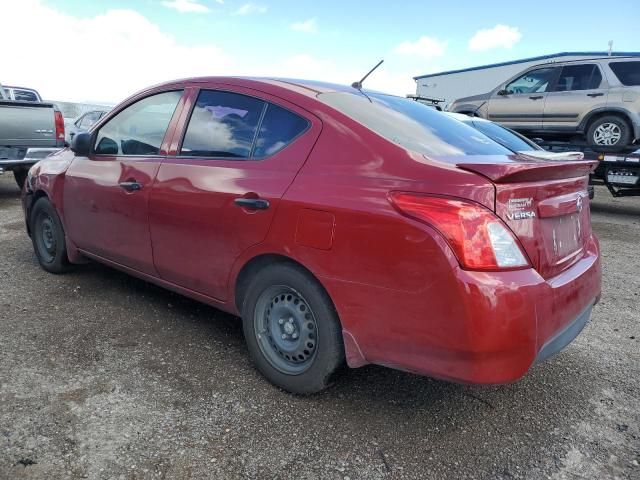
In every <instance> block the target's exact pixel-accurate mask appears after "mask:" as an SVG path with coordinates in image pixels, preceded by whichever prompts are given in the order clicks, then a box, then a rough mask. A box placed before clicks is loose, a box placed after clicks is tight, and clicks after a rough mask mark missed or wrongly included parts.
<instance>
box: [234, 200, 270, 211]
mask: <svg viewBox="0 0 640 480" xmlns="http://www.w3.org/2000/svg"><path fill="white" fill-rule="evenodd" d="M234 203H235V204H236V205H238V206H240V207H243V208H249V209H251V210H266V209H267V208H269V202H268V201H267V200H264V199H262V198H245V197H241V198H236V199H235V200H234Z"/></svg>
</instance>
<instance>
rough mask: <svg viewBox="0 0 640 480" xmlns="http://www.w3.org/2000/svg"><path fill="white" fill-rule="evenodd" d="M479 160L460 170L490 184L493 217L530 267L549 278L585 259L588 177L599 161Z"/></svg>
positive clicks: (587, 235)
mask: <svg viewBox="0 0 640 480" xmlns="http://www.w3.org/2000/svg"><path fill="white" fill-rule="evenodd" d="M507 158H508V159H509V160H508V161H505V160H502V159H501V160H499V161H495V160H496V159H495V158H494V161H490V160H489V159H487V158H479V157H478V161H476V162H473V161H471V162H470V161H468V160H469V157H467V158H466V159H465V162H464V163H458V164H457V165H458V167H460V168H462V169H464V170H468V171H472V172H475V173H478V174H480V175H483V176H485V177H486V178H488V179H490V180H491V181H492V182H493V183H494V185H495V189H496V197H495V212H496V214H497V215H498V216H499V217H500V218H501V219H502V220H503V221H504V222H505V223H506V224H507V225H508V226H509V228H511V230H512V231H513V233H515V235H516V236H517V237H518V239H519V240H520V242H521V244H522V247H523V248H524V250H525V252H526V253H527V255H528V256H529V259H530V260H531V262H532V264H533V266H534V268H535V269H536V270H537V271H538V272H539V273H540V274H541V275H542V276H543V277H544V278H549V277H552V276H555V275H557V274H559V273H561V272H562V271H563V270H565V269H567V268H569V267H570V266H571V265H573V264H574V263H575V262H577V261H578V260H579V259H580V258H582V257H583V256H584V254H585V246H586V244H587V242H588V240H589V237H590V235H591V220H590V213H589V206H588V204H589V196H588V193H587V185H588V174H589V173H590V172H591V171H593V169H594V168H595V166H596V165H597V162H593V161H556V160H554V161H549V160H537V161H533V160H527V161H524V162H522V161H513V158H512V157H507Z"/></svg>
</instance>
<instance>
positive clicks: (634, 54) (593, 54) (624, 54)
mask: <svg viewBox="0 0 640 480" xmlns="http://www.w3.org/2000/svg"><path fill="white" fill-rule="evenodd" d="M576 56H578V57H580V56H581V57H608V56H609V52H560V53H553V54H551V55H540V56H539V57H530V58H523V59H521V60H512V61H510V62H501V63H492V64H490V65H481V66H479V67H471V68H462V69H459V70H449V71H446V72H438V73H429V74H427V75H419V76H417V77H413V79H414V80H420V79H421V78H429V77H439V76H441V75H450V74H452V73H462V72H473V71H474V70H485V69H487V68H496V67H504V66H507V65H517V64H518V63H528V62H538V61H542V60H549V59H550V58H556V57H576ZM611 56H612V57H640V52H611Z"/></svg>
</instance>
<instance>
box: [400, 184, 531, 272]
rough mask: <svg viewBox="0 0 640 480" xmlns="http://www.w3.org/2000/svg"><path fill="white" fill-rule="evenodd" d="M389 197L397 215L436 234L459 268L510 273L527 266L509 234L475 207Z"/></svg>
mask: <svg viewBox="0 0 640 480" xmlns="http://www.w3.org/2000/svg"><path fill="white" fill-rule="evenodd" d="M389 197H390V200H391V203H392V204H393V205H394V206H395V207H396V208H397V209H398V210H399V211H400V213H402V214H403V215H406V216H408V217H411V218H414V219H415V220H419V221H421V222H424V223H427V224H428V225H430V226H432V227H433V228H435V229H436V230H438V231H439V232H440V233H441V234H442V235H443V236H444V238H445V239H446V241H447V243H448V244H449V245H450V246H451V249H452V250H453V252H454V253H455V254H456V257H458V261H459V262H460V265H461V266H462V268H465V269H468V270H510V269H518V268H526V267H529V265H530V264H529V261H528V260H527V259H526V257H525V256H524V254H523V253H522V250H521V248H520V246H519V244H518V241H517V240H516V238H515V236H514V235H513V233H512V232H511V230H509V228H508V227H507V226H506V225H505V224H504V223H503V222H502V220H500V218H498V217H497V216H496V215H495V214H494V213H493V212H491V211H490V210H488V209H487V208H485V207H483V206H481V205H479V204H477V203H473V202H468V201H464V200H458V199H453V198H446V197H433V196H428V195H421V194H416V193H403V192H392V193H391V194H390V195H389Z"/></svg>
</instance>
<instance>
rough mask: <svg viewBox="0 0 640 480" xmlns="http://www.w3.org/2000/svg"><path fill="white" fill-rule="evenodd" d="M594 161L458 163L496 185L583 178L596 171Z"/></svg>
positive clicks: (595, 162) (464, 168) (460, 166)
mask: <svg viewBox="0 0 640 480" xmlns="http://www.w3.org/2000/svg"><path fill="white" fill-rule="evenodd" d="M597 165H598V162H597V161H595V160H582V161H573V162H554V161H541V162H513V163H458V164H457V166H458V167H459V168H462V169H463V170H468V171H470V172H474V173H479V174H480V175H482V176H485V177H487V178H488V179H489V180H491V181H492V182H496V183H516V182H534V181H537V180H559V179H562V178H574V177H584V176H587V175H589V174H590V173H591V172H593V171H594V170H595V169H596V166H597Z"/></svg>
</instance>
